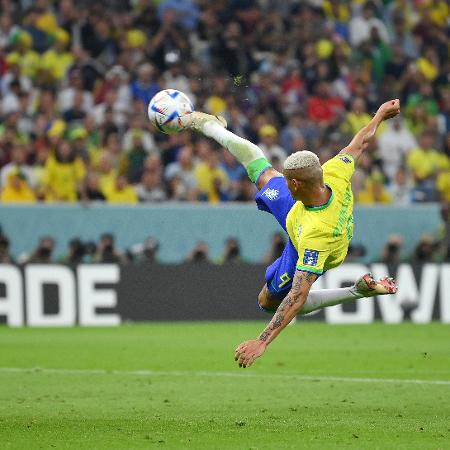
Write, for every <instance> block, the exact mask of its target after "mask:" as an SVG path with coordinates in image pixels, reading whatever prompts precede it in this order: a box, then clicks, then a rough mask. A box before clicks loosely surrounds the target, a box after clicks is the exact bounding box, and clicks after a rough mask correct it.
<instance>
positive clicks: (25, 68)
mask: <svg viewBox="0 0 450 450" xmlns="http://www.w3.org/2000/svg"><path fill="white" fill-rule="evenodd" d="M10 44H11V46H12V48H13V51H12V52H11V53H9V55H8V58H9V64H18V65H19V66H20V73H21V74H22V75H24V76H26V77H29V78H34V77H35V76H36V74H37V72H38V70H39V67H40V62H41V58H40V56H39V54H38V53H36V52H35V51H34V50H33V38H32V37H31V34H30V33H28V32H26V31H25V30H23V29H20V28H19V29H17V30H16V31H15V32H14V33H12V34H11V40H10Z"/></svg>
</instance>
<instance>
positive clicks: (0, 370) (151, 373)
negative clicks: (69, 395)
mask: <svg viewBox="0 0 450 450" xmlns="http://www.w3.org/2000/svg"><path fill="white" fill-rule="evenodd" d="M240 370H241V371H240V372H238V371H236V372H208V371H200V372H190V371H182V370H170V371H169V370H167V371H163V370H162V371H159V370H104V369H51V368H43V367H30V368H25V367H24V368H22V367H0V374H6V373H29V374H59V375H81V376H83V375H87V376H90V375H119V376H148V377H193V376H194V377H213V378H216V377H220V378H244V379H245V378H249V379H268V378H269V379H281V380H285V379H286V380H287V379H290V380H298V381H324V382H343V383H391V384H424V385H443V386H450V380H415V379H401V378H353V377H337V376H314V375H296V374H270V373H251V372H250V373H249V372H245V373H244V372H243V369H240ZM250 370H251V369H250Z"/></svg>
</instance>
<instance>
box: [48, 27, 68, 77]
mask: <svg viewBox="0 0 450 450" xmlns="http://www.w3.org/2000/svg"><path fill="white" fill-rule="evenodd" d="M54 39H55V42H54V44H53V45H52V47H51V48H50V49H48V50H47V51H46V52H45V53H44V54H43V55H42V63H41V67H42V69H43V70H45V71H47V73H48V74H49V75H50V77H51V78H52V79H53V80H55V81H60V80H62V79H63V78H64V76H65V75H66V72H67V69H68V68H69V67H70V66H71V65H72V64H73V60H74V59H73V55H72V53H70V52H67V51H66V47H67V45H68V44H69V41H70V35H69V33H68V32H67V31H66V30H63V29H62V28H59V29H58V30H57V31H56V32H55V33H54Z"/></svg>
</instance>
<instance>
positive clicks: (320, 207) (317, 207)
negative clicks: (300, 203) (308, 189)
mask: <svg viewBox="0 0 450 450" xmlns="http://www.w3.org/2000/svg"><path fill="white" fill-rule="evenodd" d="M325 186H327V188H328V189H329V190H330V191H331V195H330V198H329V199H328V201H327V202H326V203H324V204H323V205H319V206H306V205H305V209H306V210H307V211H322V209H325V208H327V207H328V206H330V204H331V202H332V201H333V197H334V194H333V190H332V189H331V188H330V186H328V184H326V185H325Z"/></svg>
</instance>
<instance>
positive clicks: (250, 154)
mask: <svg viewBox="0 0 450 450" xmlns="http://www.w3.org/2000/svg"><path fill="white" fill-rule="evenodd" d="M399 113H400V102H399V100H398V99H396V100H391V101H389V102H386V103H384V104H382V105H381V106H380V108H379V109H378V111H377V113H376V114H375V116H374V117H373V119H372V120H371V122H370V123H369V124H368V125H367V126H366V127H364V128H363V129H361V130H360V131H359V132H358V133H357V134H356V135H355V136H354V138H353V139H352V141H351V142H350V144H349V145H348V146H347V147H346V148H344V149H343V150H341V152H340V153H339V154H338V155H337V156H336V157H334V158H332V159H330V160H329V161H327V162H326V163H325V164H324V165H323V166H321V165H320V162H319V158H318V157H317V155H315V154H314V153H312V152H309V151H305V150H304V151H299V152H296V153H293V154H292V155H290V156H289V157H288V158H287V159H286V161H285V163H284V170H283V175H282V174H280V173H279V172H277V171H276V170H274V169H273V168H272V167H271V165H270V163H269V162H268V161H267V159H266V158H265V156H264V154H263V152H262V151H261V149H260V148H258V147H257V146H256V145H254V144H252V143H251V142H249V141H247V140H245V139H243V138H240V137H239V136H236V135H235V134H233V133H231V132H230V131H228V130H226V129H225V128H224V126H225V123H224V121H223V119H222V118H217V117H214V116H210V115H208V114H205V113H200V112H193V113H192V114H190V115H188V116H185V118H184V119H183V121H184V125H185V126H186V127H188V128H191V129H194V130H196V131H199V132H201V133H203V134H204V135H205V136H208V137H210V138H212V139H214V140H216V141H217V142H219V143H220V144H221V145H223V146H224V147H226V148H227V149H228V150H229V151H230V152H231V153H232V154H233V155H234V156H235V157H236V158H237V159H238V160H239V161H240V162H241V163H242V164H243V165H244V167H245V168H246V170H247V173H248V175H249V177H250V179H251V180H252V181H253V182H254V183H256V185H257V187H258V188H259V189H260V191H259V192H258V194H257V196H256V202H257V205H258V208H260V209H262V210H265V211H268V212H270V213H272V214H273V215H274V216H275V217H276V219H277V220H278V222H279V223H280V225H281V226H282V227H283V228H284V229H285V230H286V231H287V232H288V234H289V238H290V239H289V242H288V244H287V246H286V248H285V249H284V252H283V255H282V256H281V258H279V260H277V261H276V262H275V263H274V264H273V265H271V266H270V267H269V268H268V270H267V272H266V281H267V283H266V285H265V286H264V287H263V289H262V291H261V293H260V295H259V297H258V300H259V303H260V305H261V306H262V307H263V308H265V309H268V310H273V309H275V308H276V311H275V314H274V316H273V318H272V320H271V322H270V323H269V325H268V326H267V327H266V328H265V329H264V330H263V332H262V333H261V334H260V335H259V337H258V338H257V339H254V340H250V341H246V342H243V343H242V344H240V345H239V346H238V347H237V349H236V353H235V359H236V361H238V363H239V366H240V367H244V368H245V367H248V366H250V365H251V364H252V363H253V362H254V361H255V359H256V358H258V357H260V356H261V355H262V354H263V353H264V351H265V350H266V348H267V346H268V345H269V344H270V343H271V342H272V341H273V340H274V339H275V338H276V337H277V336H278V334H279V333H280V332H281V331H282V330H283V329H284V328H285V327H286V326H287V325H288V324H289V323H290V321H291V320H292V319H293V318H294V317H295V316H296V315H297V314H299V313H300V314H302V313H303V314H305V313H308V312H311V311H313V310H315V309H318V308H323V307H325V306H331V305H335V304H339V303H344V302H346V301H349V300H351V299H355V298H361V297H367V296H373V295H382V294H388V293H394V292H396V289H397V288H396V286H395V283H394V282H393V280H392V279H389V278H384V279H382V280H380V281H378V282H377V281H375V280H374V279H373V278H372V277H371V276H370V275H369V274H367V275H365V276H363V277H362V278H361V279H360V280H359V281H358V282H357V283H356V284H355V286H353V287H351V288H343V289H333V290H321V291H312V292H310V289H311V286H312V284H313V283H314V282H315V281H316V280H317V278H318V277H319V276H320V275H322V274H323V273H324V272H325V271H326V270H329V269H332V268H334V267H337V266H338V265H340V264H341V263H342V262H343V261H344V259H345V256H346V254H347V250H348V245H349V242H350V240H351V238H352V233H353V214H352V212H353V194H352V190H351V183H350V181H351V177H352V175H353V172H354V168H355V161H356V160H358V158H359V156H360V155H361V153H362V152H363V151H364V149H365V148H366V147H367V146H368V144H369V142H370V141H371V140H372V139H373V137H374V135H375V132H376V130H377V128H378V127H379V125H380V124H381V123H382V122H383V121H384V120H387V119H390V118H392V117H395V116H396V115H398V114H399ZM283 176H284V178H283Z"/></svg>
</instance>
